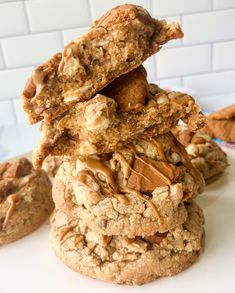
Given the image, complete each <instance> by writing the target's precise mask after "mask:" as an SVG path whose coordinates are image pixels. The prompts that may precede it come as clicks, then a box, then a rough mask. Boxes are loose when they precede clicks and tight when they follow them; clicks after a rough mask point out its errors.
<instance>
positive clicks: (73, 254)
mask: <svg viewBox="0 0 235 293" xmlns="http://www.w3.org/2000/svg"><path fill="white" fill-rule="evenodd" d="M187 211H188V218H187V220H186V221H185V222H184V223H183V224H181V225H179V226H177V227H175V228H174V229H172V230H170V231H167V232H166V233H156V234H154V235H153V236H146V237H140V236H136V237H132V238H128V237H126V236H122V235H120V236H106V235H102V234H97V233H95V232H93V231H91V230H90V229H87V230H86V231H84V230H81V228H80V226H79V220H74V219H71V218H69V217H68V216H67V215H66V214H64V213H63V212H60V211H58V210H57V211H55V212H54V214H53V217H52V221H51V222H52V237H51V239H52V247H53V249H54V251H55V254H56V255H57V256H58V257H59V258H60V259H61V260H62V261H63V262H64V263H65V264H66V265H67V266H68V267H70V268H71V269H73V270H74V271H76V272H79V273H81V274H83V275H86V276H89V277H92V278H95V279H99V280H104V281H111V282H113V283H118V284H123V283H125V284H129V285H137V284H138V285H140V284H144V283H147V282H150V281H153V280H154V279H157V278H158V277H164V276H172V275H175V274H177V273H179V272H181V271H182V270H184V269H186V268H187V267H189V266H191V265H192V264H193V263H194V262H195V261H196V260H197V259H198V256H199V254H200V251H201V249H202V246H203V235H204V234H203V223H204V218H203V214H202V210H201V209H200V208H199V206H197V204H196V203H194V202H191V203H190V204H188V205H187Z"/></svg>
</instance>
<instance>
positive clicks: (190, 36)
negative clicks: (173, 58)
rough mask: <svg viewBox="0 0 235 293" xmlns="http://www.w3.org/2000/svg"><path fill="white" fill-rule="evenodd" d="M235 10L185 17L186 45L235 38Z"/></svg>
mask: <svg viewBox="0 0 235 293" xmlns="http://www.w3.org/2000/svg"><path fill="white" fill-rule="evenodd" d="M234 27H235V9H230V10H225V11H214V12H210V13H203V14H194V15H185V16H183V28H184V40H183V42H184V43H185V44H191V43H201V42H207V43H208V42H213V41H218V40H228V39H231V38H235V29H234Z"/></svg>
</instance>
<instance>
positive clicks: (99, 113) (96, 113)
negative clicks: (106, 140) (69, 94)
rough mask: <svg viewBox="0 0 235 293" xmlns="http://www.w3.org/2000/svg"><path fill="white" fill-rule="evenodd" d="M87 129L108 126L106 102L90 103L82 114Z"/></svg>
mask: <svg viewBox="0 0 235 293" xmlns="http://www.w3.org/2000/svg"><path fill="white" fill-rule="evenodd" d="M84 117H85V120H86V128H87V129H88V130H100V129H107V128H108V126H109V109H108V107H107V103H105V102H98V103H90V104H89V105H88V106H87V107H86V109H85V114H84Z"/></svg>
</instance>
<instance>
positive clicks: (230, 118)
mask: <svg viewBox="0 0 235 293" xmlns="http://www.w3.org/2000/svg"><path fill="white" fill-rule="evenodd" d="M204 131H205V132H206V133H208V135H210V136H211V137H216V138H219V139H222V140H224V141H225V142H228V143H235V104H234V105H231V106H228V107H226V108H224V109H221V110H219V111H218V112H215V113H213V114H211V115H209V116H208V124H207V125H206V127H205V128H204Z"/></svg>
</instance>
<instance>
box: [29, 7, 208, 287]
mask: <svg viewBox="0 0 235 293" xmlns="http://www.w3.org/2000/svg"><path fill="white" fill-rule="evenodd" d="M182 36H183V34H182V32H181V29H180V27H179V25H178V24H173V25H169V24H167V23H166V22H165V21H159V20H155V19H153V18H151V16H150V15H149V14H148V12H147V11H146V10H144V9H143V8H142V7H139V6H135V5H122V6H118V7H116V8H114V9H112V10H111V11H109V12H108V13H106V14H105V15H104V16H103V17H101V19H100V20H98V21H96V22H95V23H94V25H93V26H92V27H91V29H90V30H89V31H88V33H87V34H86V35H84V36H82V37H81V38H79V39H77V40H75V41H74V42H71V43H70V44H69V45H67V46H66V47H65V49H64V50H63V52H62V54H57V55H55V56H54V57H53V58H52V59H51V60H49V61H48V62H47V63H45V64H43V65H41V66H39V67H38V68H37V69H36V70H35V71H34V74H33V76H32V77H31V78H30V79H29V81H28V83H27V85H26V87H25V90H24V92H23V101H24V109H25V110H26V111H27V113H28V116H29V120H30V121H31V122H32V123H35V122H37V121H39V120H42V119H44V122H43V124H42V127H41V139H40V143H39V146H38V148H37V150H36V151H35V153H34V165H35V167H41V165H42V162H43V160H44V159H45V158H46V157H47V156H48V155H52V156H63V160H64V163H63V164H62V165H61V167H60V168H59V170H58V172H57V174H56V176H55V181H54V185H53V199H54V202H55V206H56V210H55V211H54V214H53V216H52V220H51V224H52V246H53V249H54V251H55V253H56V255H57V256H58V257H59V258H60V259H61V260H62V261H63V262H64V263H65V264H66V265H67V266H69V267H70V268H72V269H73V270H75V271H78V272H80V273H82V274H84V275H87V276H90V277H92V278H96V279H100V280H107V281H112V282H114V283H126V284H143V283H146V282H149V281H151V280H154V279H156V278H157V277H161V276H170V275H174V274H176V273H178V272H180V271H182V270H183V269H185V268H187V267H188V266H190V265H191V264H193V263H194V262H195V261H196V259H197V258H198V255H199V253H200V251H201V248H202V242H203V222H204V219H203V214H202V211H201V209H200V208H199V207H198V205H197V204H196V203H195V202H194V201H193V200H192V199H193V198H194V197H195V196H197V195H198V194H199V193H200V192H202V191H203V188H204V180H203V178H202V176H201V175H200V173H199V172H198V171H197V170H196V169H195V168H194V167H193V165H192V163H191V162H190V159H189V157H188V155H187V153H186V151H185V149H184V147H183V146H182V145H181V144H180V143H179V142H178V141H177V140H176V138H175V137H174V136H173V134H172V133H171V129H172V128H173V127H174V126H175V125H177V124H178V122H179V120H180V119H182V120H183V121H184V122H185V123H187V124H188V126H189V128H190V129H191V130H196V129H198V128H200V127H202V126H203V125H204V122H205V119H204V116H203V115H202V114H201V112H200V109H199V107H198V106H197V105H196V104H195V103H194V100H193V98H191V97H190V96H188V95H187V94H184V93H178V92H166V91H164V90H162V89H160V88H159V87H158V86H157V85H154V84H149V83H148V82H147V74H146V71H145V69H144V67H143V66H142V65H141V64H142V62H143V61H144V60H145V59H146V58H148V57H149V56H151V55H152V54H154V53H156V52H157V51H158V50H159V49H160V48H161V45H163V44H164V43H166V42H167V41H169V40H171V39H175V38H180V37H182Z"/></svg>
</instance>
